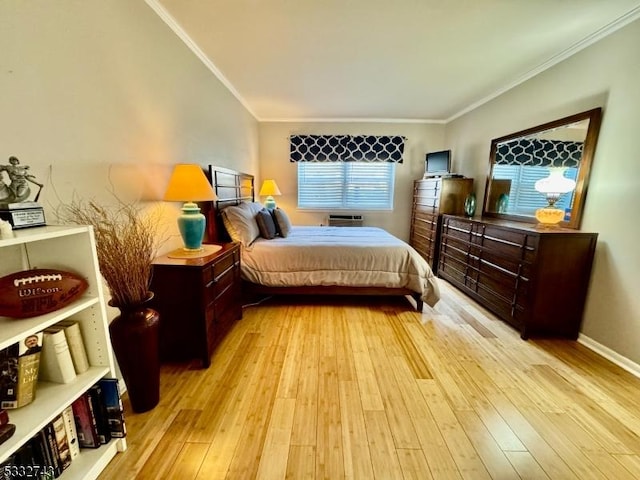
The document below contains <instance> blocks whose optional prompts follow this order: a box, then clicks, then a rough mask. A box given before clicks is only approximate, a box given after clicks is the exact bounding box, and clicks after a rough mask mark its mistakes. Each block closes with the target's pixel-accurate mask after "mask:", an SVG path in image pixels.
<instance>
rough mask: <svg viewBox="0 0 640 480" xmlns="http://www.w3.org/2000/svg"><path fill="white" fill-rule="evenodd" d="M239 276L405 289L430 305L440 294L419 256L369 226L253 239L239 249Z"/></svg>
mask: <svg viewBox="0 0 640 480" xmlns="http://www.w3.org/2000/svg"><path fill="white" fill-rule="evenodd" d="M242 276H243V278H244V279H245V280H248V281H250V282H253V283H257V284H261V285H267V286H272V287H291V286H319V285H321V286H327V285H333V286H335V285H338V286H352V287H386V288H408V289H410V290H412V291H414V292H417V293H419V294H420V297H421V298H422V300H423V301H424V302H425V303H426V304H427V305H430V306H434V305H435V304H436V302H437V301H438V299H439V298H440V291H439V289H438V284H437V281H436V278H435V275H434V274H433V272H432V271H431V268H430V267H429V265H428V264H427V262H426V261H425V260H424V258H422V257H421V256H420V255H419V254H418V253H417V252H416V251H415V250H414V249H413V248H412V247H411V246H410V245H408V244H407V243H405V242H403V241H402V240H400V239H398V238H396V237H394V236H393V235H391V234H389V233H388V232H386V231H385V230H383V229H381V228H375V227H306V226H294V227H292V230H291V233H290V234H289V236H287V237H286V238H281V237H276V238H274V239H271V240H266V239H263V238H259V239H257V240H256V241H255V242H253V244H251V245H250V246H248V247H245V248H244V249H243V254H242Z"/></svg>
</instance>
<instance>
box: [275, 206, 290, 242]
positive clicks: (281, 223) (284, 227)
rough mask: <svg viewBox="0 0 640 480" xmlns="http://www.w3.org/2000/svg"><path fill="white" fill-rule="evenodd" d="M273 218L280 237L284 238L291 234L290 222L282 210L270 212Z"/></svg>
mask: <svg viewBox="0 0 640 480" xmlns="http://www.w3.org/2000/svg"><path fill="white" fill-rule="evenodd" d="M272 214H273V218H274V220H275V221H276V228H277V229H278V233H279V234H280V236H281V237H286V236H287V235H289V233H290V232H291V221H290V220H289V217H288V216H287V214H286V213H284V210H282V209H281V208H280V207H277V208H274V209H273V210H272Z"/></svg>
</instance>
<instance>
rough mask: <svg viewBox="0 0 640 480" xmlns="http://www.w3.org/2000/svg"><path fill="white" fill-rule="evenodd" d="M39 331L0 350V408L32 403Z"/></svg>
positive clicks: (39, 346) (40, 343)
mask: <svg viewBox="0 0 640 480" xmlns="http://www.w3.org/2000/svg"><path fill="white" fill-rule="evenodd" d="M42 339H43V336H42V332H40V333H36V334H33V335H29V336H27V337H26V338H25V339H24V340H23V341H21V342H18V343H16V344H13V345H10V346H9V347H6V348H4V349H3V350H2V351H0V367H1V369H2V370H1V373H0V408H5V409H6V408H19V407H23V406H25V405H28V404H29V403H31V402H33V400H34V399H35V396H36V387H37V384H38V371H39V365H40V355H41V349H42Z"/></svg>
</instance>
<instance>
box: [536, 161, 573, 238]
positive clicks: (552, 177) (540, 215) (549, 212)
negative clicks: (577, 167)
mask: <svg viewBox="0 0 640 480" xmlns="http://www.w3.org/2000/svg"><path fill="white" fill-rule="evenodd" d="M566 170H567V169H566V168H565V167H556V168H553V167H552V168H549V176H548V177H546V178H542V179H540V180H538V181H537V182H536V183H535V189H536V191H538V192H540V193H542V194H543V195H545V196H546V198H547V206H546V207H542V208H538V209H537V210H536V219H537V220H538V222H540V223H541V224H542V225H545V226H554V225H558V224H559V223H560V222H562V221H563V220H567V219H565V210H563V209H561V208H558V207H557V206H556V203H557V202H558V200H559V199H560V197H561V196H562V195H564V194H565V193H569V192H572V191H573V190H574V189H575V188H576V182H575V180H573V179H571V178H567V177H565V176H564V172H565V171H566ZM566 210H567V212H568V211H569V209H566Z"/></svg>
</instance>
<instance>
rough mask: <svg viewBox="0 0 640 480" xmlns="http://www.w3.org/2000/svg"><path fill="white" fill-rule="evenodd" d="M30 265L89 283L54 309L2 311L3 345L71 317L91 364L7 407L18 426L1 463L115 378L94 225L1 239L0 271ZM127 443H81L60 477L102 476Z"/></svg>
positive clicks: (22, 232) (4, 446) (47, 229)
mask: <svg viewBox="0 0 640 480" xmlns="http://www.w3.org/2000/svg"><path fill="white" fill-rule="evenodd" d="M30 268H52V269H59V270H65V271H71V272H75V273H78V274H80V275H81V276H83V277H85V278H86V279H87V282H88V283H89V287H88V289H87V291H86V292H85V294H84V295H83V296H82V298H80V299H78V300H76V301H75V302H73V303H72V304H70V305H68V306H67V307H65V308H62V309H60V310H57V311H55V312H52V313H48V314H46V315H41V316H38V317H32V318H27V319H12V318H6V317H0V349H2V348H5V347H7V346H9V345H11V344H14V343H17V342H19V341H21V340H23V339H24V338H25V337H27V336H28V335H30V334H32V333H36V332H39V331H41V330H43V329H45V328H47V327H48V326H50V325H53V324H54V323H56V322H59V321H60V320H63V319H68V318H72V319H73V320H76V321H78V322H79V324H80V329H81V332H82V336H83V339H84V342H85V348H86V350H87V356H88V358H89V363H90V364H91V368H90V369H89V370H88V371H87V372H85V373H83V374H81V375H78V376H77V377H76V378H75V379H74V380H73V381H72V382H70V383H66V384H56V383H48V382H39V383H38V385H37V388H36V398H35V400H34V401H33V402H32V403H30V404H29V405H26V406H24V407H22V408H18V409H13V410H9V411H8V412H9V421H10V422H11V423H13V424H15V425H16V432H15V433H14V435H13V436H12V437H11V438H10V439H8V440H7V441H6V442H4V443H3V444H1V445H0V463H1V462H4V461H5V460H6V459H7V458H8V457H9V456H10V455H11V454H12V453H14V452H15V451H16V450H18V449H19V448H20V447H21V446H22V445H23V444H24V443H25V442H27V441H28V440H29V439H30V438H31V437H32V436H33V435H35V434H36V433H37V432H38V431H39V430H41V429H42V427H44V426H45V425H46V424H48V423H49V422H50V421H51V420H53V418H54V417H55V416H57V415H58V414H59V413H60V412H62V410H64V409H65V408H66V407H67V406H69V405H70V404H71V403H72V402H73V401H74V400H75V399H76V398H78V397H79V396H80V395H81V394H82V393H83V392H85V391H86V390H88V389H89V387H91V385H93V384H94V383H96V382H97V381H98V380H99V379H100V378H103V377H110V378H115V366H114V359H113V350H112V349H111V342H110V340H109V324H108V321H107V315H106V309H105V300H104V293H103V289H102V280H101V278H100V273H99V269H98V258H97V255H96V250H95V239H94V236H93V230H92V229H91V227H83V226H79V227H67V226H46V227H35V228H28V229H24V230H18V231H16V232H15V237H14V238H10V239H0V276H4V275H8V274H10V273H13V272H16V271H19V270H26V269H30ZM126 447H127V445H126V440H125V439H124V438H119V439H113V440H112V441H111V442H110V443H109V444H107V445H103V446H101V447H99V448H97V449H95V450H93V449H82V450H81V453H80V456H79V457H78V458H76V459H74V460H73V462H72V463H71V466H70V467H69V468H67V469H66V470H65V471H64V472H63V474H62V476H61V477H59V478H61V479H63V480H69V479H75V478H78V479H80V478H82V479H94V478H97V476H98V475H99V474H100V472H101V471H102V470H103V469H104V467H105V466H106V465H107V464H108V463H109V461H110V460H111V459H112V458H113V457H114V456H115V455H116V454H117V452H120V451H124V450H125V449H126Z"/></svg>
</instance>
